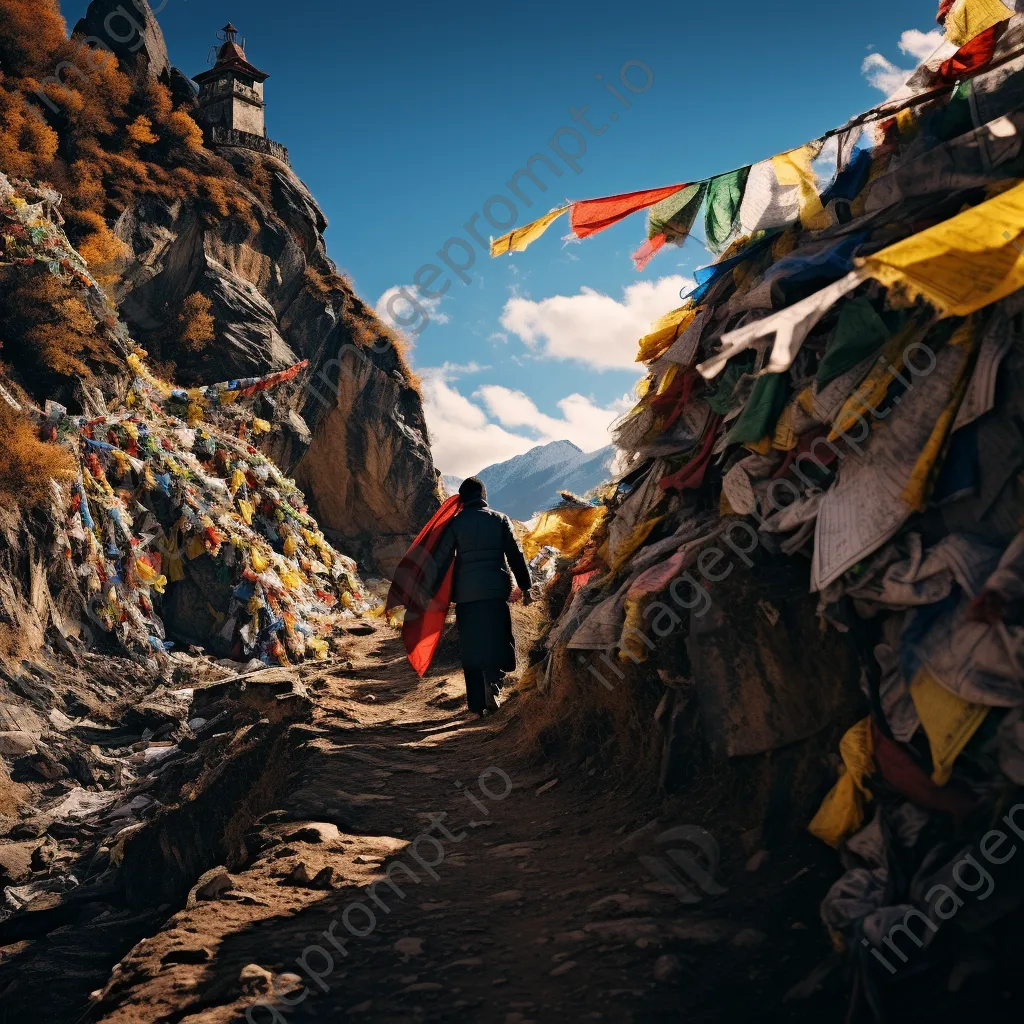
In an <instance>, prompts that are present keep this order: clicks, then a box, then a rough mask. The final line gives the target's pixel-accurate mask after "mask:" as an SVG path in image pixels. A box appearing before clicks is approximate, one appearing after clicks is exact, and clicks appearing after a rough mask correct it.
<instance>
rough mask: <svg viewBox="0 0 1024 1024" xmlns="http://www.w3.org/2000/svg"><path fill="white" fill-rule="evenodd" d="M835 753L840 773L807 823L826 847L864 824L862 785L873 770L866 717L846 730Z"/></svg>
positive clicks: (870, 742)
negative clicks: (840, 761) (837, 754)
mask: <svg viewBox="0 0 1024 1024" xmlns="http://www.w3.org/2000/svg"><path fill="white" fill-rule="evenodd" d="M839 753H840V754H841V755H842V758H843V774H842V775H840V776H839V781H838V782H837V783H836V784H835V785H834V786H833V787H832V789H831V790H830V792H829V793H828V795H827V796H826V797H825V799H824V800H823V801H822V803H821V807H820V808H819V809H818V813H817V814H815V816H814V818H813V819H812V820H811V823H810V825H808V826H807V829H808V831H809V832H810V833H811V835H814V836H817V837H818V838H819V839H822V840H824V841H825V842H826V843H828V844H829V846H838V845H839V844H840V843H841V842H842V841H843V839H844V838H846V836H848V835H849V834H850V833H851V832H854V831H856V830H857V829H858V828H860V826H861V825H862V824H863V823H864V799H865V797H868V798H870V796H871V794H870V793H869V792H868V790H867V788H866V787H865V785H864V777H865V776H866V775H870V774H871V772H872V770H873V769H874V743H873V742H872V739H871V719H870V718H862V719H861V720H860V721H859V722H858V723H857V724H856V725H855V726H853V727H851V728H850V729H849V730H847V732H846V734H845V735H844V736H843V738H842V739H841V740H840V741H839Z"/></svg>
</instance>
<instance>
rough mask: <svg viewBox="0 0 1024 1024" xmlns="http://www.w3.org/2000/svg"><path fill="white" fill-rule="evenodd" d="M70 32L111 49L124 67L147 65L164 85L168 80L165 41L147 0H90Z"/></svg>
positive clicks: (169, 64) (164, 5)
mask: <svg viewBox="0 0 1024 1024" xmlns="http://www.w3.org/2000/svg"><path fill="white" fill-rule="evenodd" d="M166 6H167V0H162V2H161V4H160V6H159V7H158V10H163V8H164V7H166ZM72 36H73V37H75V38H79V39H82V41H83V42H87V43H89V44H90V45H92V46H96V47H99V48H100V49H109V50H112V51H113V52H114V53H115V54H116V55H117V59H118V60H119V61H120V62H121V64H122V66H123V67H125V68H128V69H131V70H142V69H146V70H148V72H149V73H150V74H151V75H153V77H154V78H157V79H159V80H160V81H161V82H163V83H164V84H165V85H166V84H167V83H169V82H170V75H171V61H170V58H169V57H168V55H167V44H166V43H165V42H164V34H163V32H162V31H161V30H160V23H159V22H158V21H157V20H156V16H155V15H154V13H153V11H152V10H151V8H150V6H149V4H148V3H147V2H146V0H124V2H119V0H92V3H90V4H89V8H88V10H87V11H86V12H85V17H84V18H81V19H79V22H78V24H77V25H75V29H74V32H73V33H72Z"/></svg>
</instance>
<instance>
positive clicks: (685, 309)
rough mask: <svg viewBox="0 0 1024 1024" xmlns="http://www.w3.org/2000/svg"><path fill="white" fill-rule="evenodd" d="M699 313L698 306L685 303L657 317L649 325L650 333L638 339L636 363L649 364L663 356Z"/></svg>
mask: <svg viewBox="0 0 1024 1024" xmlns="http://www.w3.org/2000/svg"><path fill="white" fill-rule="evenodd" d="M699 312H700V307H699V306H694V305H693V304H692V303H691V302H686V303H684V304H683V305H682V306H679V307H678V308H677V309H673V310H671V311H670V312H668V313H666V314H665V315H664V316H660V317H658V319H657V320H655V321H654V323H653V324H651V333H650V334H645V335H644V336H643V337H642V338H641V339H640V351H639V352H637V356H636V361H637V362H638V363H649V362H650V361H651V360H652V359H657V358H658V356H660V355H663V354H664V353H665V351H666V349H668V347H669V345H671V344H672V342H673V341H675V340H676V338H678V337H679V335H680V334H682V333H683V331H685V330H686V329H687V328H688V327H689V326H690V324H692V323H693V320H694V318H695V317H696V316H697V314H698V313H699Z"/></svg>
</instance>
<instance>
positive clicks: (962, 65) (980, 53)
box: [939, 23, 1002, 85]
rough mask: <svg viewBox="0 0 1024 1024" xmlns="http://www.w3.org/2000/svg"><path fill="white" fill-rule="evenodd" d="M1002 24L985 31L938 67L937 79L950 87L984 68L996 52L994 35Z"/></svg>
mask: <svg viewBox="0 0 1024 1024" xmlns="http://www.w3.org/2000/svg"><path fill="white" fill-rule="evenodd" d="M1001 28H1002V23H1000V24H998V25H993V26H992V27H991V28H987V29H985V31H984V32H982V33H981V35H980V36H975V37H974V38H973V39H972V40H971V41H970V42H969V43H965V44H964V45H963V46H961V47H960V49H959V50H957V51H956V53H954V54H953V56H952V57H950V58H949V59H948V60H944V61H943V62H942V63H941V64H940V65H939V78H940V79H941V80H942V81H943V82H948V83H949V84H950V85H952V84H953V83H954V82H956V81H958V80H959V79H961V78H963V76H964V75H966V74H968V73H969V72H971V71H974V70H975V69H977V68H981V67H984V66H985V65H986V64H987V63H988V62H989V61H990V60H991V59H992V55H993V54H994V53H995V52H996V35H997V32H998V30H999V29H1001Z"/></svg>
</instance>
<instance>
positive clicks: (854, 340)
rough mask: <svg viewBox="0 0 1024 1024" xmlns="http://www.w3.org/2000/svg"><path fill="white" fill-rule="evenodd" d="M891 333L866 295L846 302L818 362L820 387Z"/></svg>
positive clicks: (860, 358)
mask: <svg viewBox="0 0 1024 1024" xmlns="http://www.w3.org/2000/svg"><path fill="white" fill-rule="evenodd" d="M889 337H890V331H889V328H888V327H886V325H885V321H884V320H883V319H882V318H881V317H880V316H879V315H878V314H877V313H876V312H875V307H874V306H872V304H871V300H870V299H869V298H868V297H867V296H866V295H861V296H859V297H858V298H856V299H851V300H850V301H849V302H846V303H844V304H843V307H842V309H841V310H840V311H839V322H838V323H837V324H836V330H835V333H834V334H833V335H832V337H831V339H829V342H828V345H827V347H826V348H825V354H824V355H823V356H822V357H821V362H820V363H818V372H817V373H816V374H815V377H814V379H815V382H816V383H817V385H818V387H819V388H823V387H824V386H825V385H826V384H828V382H829V381H832V380H835V379H836V377H838V376H839V375H840V374H842V373H846V371H847V370H850V369H852V368H853V367H854V366H856V365H857V364H858V363H859V362H860V361H861V360H862V359H866V358H867V357H868V356H869V355H871V354H872V353H873V352H875V351H876V350H877V349H879V348H881V347H882V345H883V344H884V343H885V342H886V341H888V340H889Z"/></svg>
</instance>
